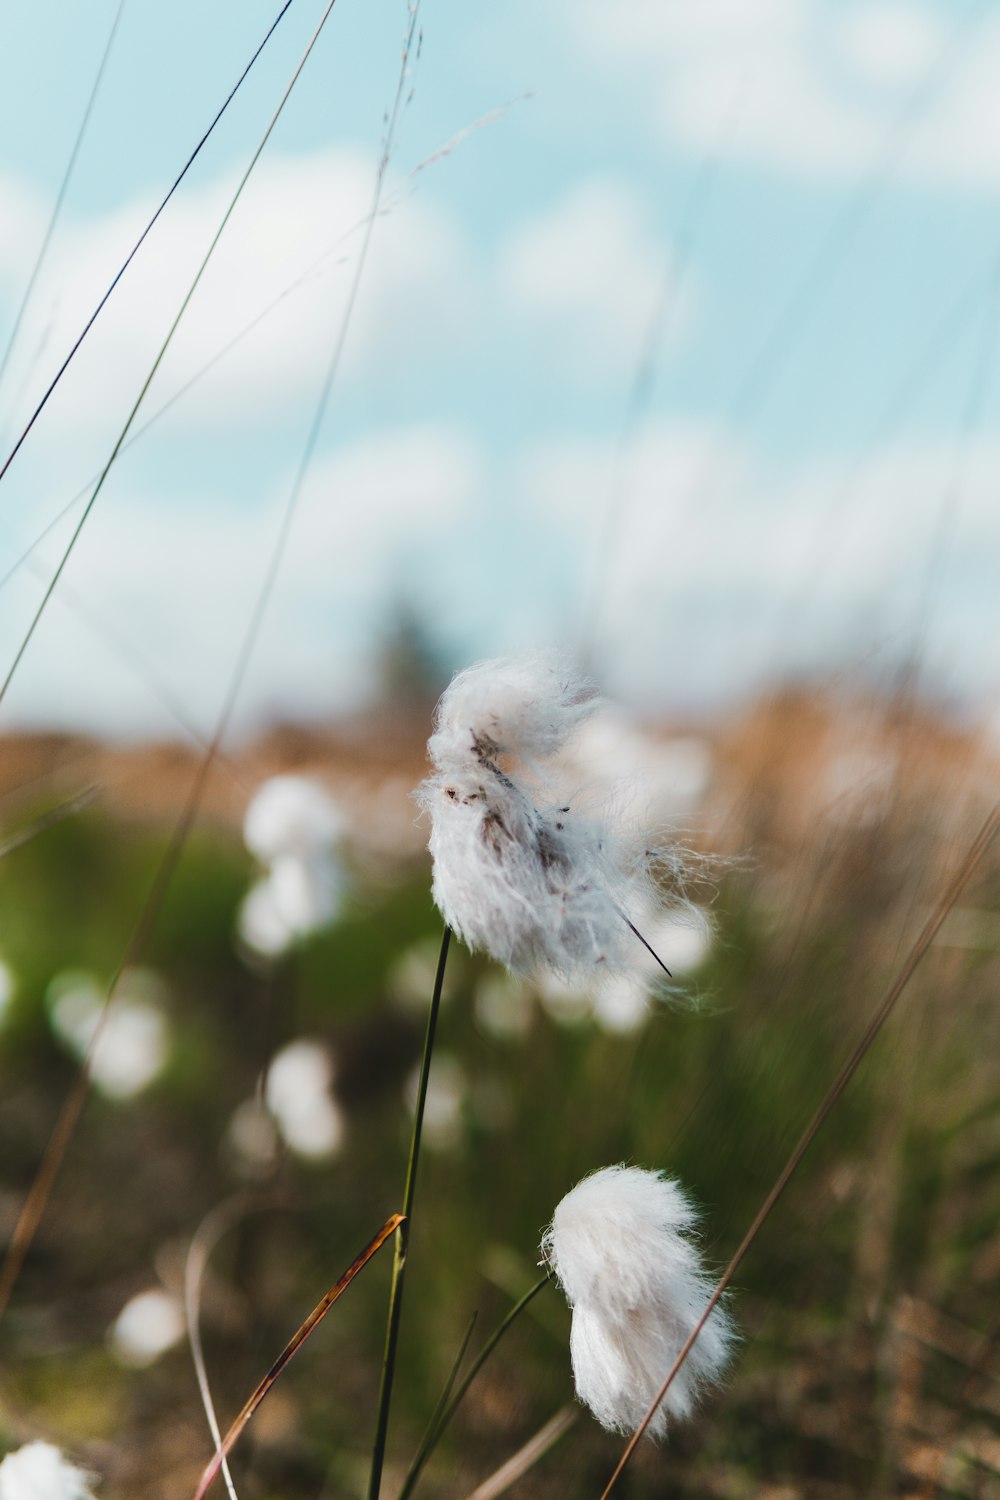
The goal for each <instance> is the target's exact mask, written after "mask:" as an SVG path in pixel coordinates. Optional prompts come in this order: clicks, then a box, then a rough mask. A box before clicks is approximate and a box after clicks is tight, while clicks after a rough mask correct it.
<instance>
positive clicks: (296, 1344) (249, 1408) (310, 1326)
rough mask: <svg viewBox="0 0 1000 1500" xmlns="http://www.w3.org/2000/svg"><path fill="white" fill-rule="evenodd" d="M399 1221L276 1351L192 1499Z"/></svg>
mask: <svg viewBox="0 0 1000 1500" xmlns="http://www.w3.org/2000/svg"><path fill="white" fill-rule="evenodd" d="M403 1223H404V1219H403V1215H402V1214H393V1215H392V1216H391V1217H390V1218H388V1219H386V1221H385V1223H384V1224H383V1225H382V1228H381V1229H380V1230H379V1231H378V1234H376V1235H375V1236H374V1238H373V1239H371V1240H369V1242H368V1244H367V1245H366V1246H365V1248H364V1249H363V1250H362V1251H361V1253H360V1254H359V1255H357V1256H356V1257H355V1259H354V1260H353V1261H352V1262H351V1264H350V1265H349V1266H348V1268H347V1270H346V1271H345V1272H344V1274H343V1276H341V1278H340V1280H339V1281H336V1282H334V1284H333V1286H332V1287H331V1288H330V1290H329V1291H328V1292H327V1294H326V1296H325V1297H323V1298H321V1299H320V1301H319V1302H317V1304H316V1306H315V1307H314V1308H313V1310H312V1312H311V1313H310V1314H309V1316H308V1318H306V1320H305V1322H304V1323H303V1324H302V1327H301V1328H299V1330H298V1331H297V1332H296V1333H294V1334H293V1335H292V1337H291V1338H290V1339H289V1341H288V1343H287V1344H286V1345H285V1347H284V1349H282V1351H281V1353H280V1354H279V1355H278V1358H277V1359H276V1360H275V1361H274V1364H273V1365H272V1366H271V1368H270V1369H269V1370H268V1372H267V1374H266V1375H265V1376H264V1378H263V1380H262V1381H261V1382H260V1384H259V1385H258V1386H257V1389H256V1390H255V1391H254V1392H253V1394H252V1395H251V1396H250V1397H249V1398H248V1399H247V1401H246V1402H245V1404H244V1406H243V1409H242V1410H241V1412H240V1414H239V1416H238V1417H237V1418H236V1420H235V1422H234V1423H233V1425H232V1426H231V1427H230V1429H229V1431H228V1432H227V1433H226V1436H225V1439H224V1441H223V1442H222V1444H221V1446H220V1447H218V1448H217V1449H216V1451H215V1455H214V1457H213V1458H212V1460H211V1462H210V1463H209V1464H208V1465H207V1466H206V1468H205V1471H204V1473H203V1474H202V1476H201V1479H200V1480H199V1482H198V1488H197V1490H196V1491H195V1494H194V1500H203V1497H204V1496H205V1495H206V1494H207V1492H208V1490H209V1489H210V1487H211V1485H212V1481H213V1480H214V1479H215V1476H216V1475H217V1474H218V1472H219V1470H220V1469H221V1467H222V1465H223V1463H224V1462H225V1460H226V1457H227V1455H228V1454H229V1453H231V1452H232V1450H233V1447H234V1445H235V1444H236V1442H237V1441H238V1439H239V1436H240V1434H241V1433H242V1431H243V1429H244V1428H245V1427H246V1425H247V1423H248V1422H249V1421H250V1419H251V1417H252V1416H253V1414H254V1412H255V1411H256V1410H257V1408H258V1407H259V1406H260V1403H261V1402H262V1401H263V1399H264V1397H265V1396H266V1395H267V1393H268V1391H269V1390H270V1389H271V1387H272V1386H273V1385H274V1382H275V1381H276V1380H277V1378H278V1376H279V1375H280V1374H281V1372H282V1370H283V1369H284V1368H285V1366H286V1365H287V1364H288V1362H289V1360H292V1359H294V1358H295V1356H296V1354H297V1353H298V1352H299V1350H300V1349H301V1348H302V1345H303V1344H304V1343H305V1341H306V1339H307V1338H308V1337H309V1335H310V1334H311V1333H312V1332H313V1331H314V1330H315V1329H316V1328H318V1327H319V1325H320V1323H322V1321H323V1319H324V1318H325V1317H326V1315H327V1313H328V1312H329V1311H330V1309H331V1307H332V1306H333V1304H334V1303H335V1302H336V1301H337V1298H338V1297H340V1296H341V1294H342V1293H343V1292H345V1291H346V1290H347V1288H348V1287H349V1286H350V1284H351V1282H352V1281H353V1280H354V1278H355V1276H357V1274H358V1272H359V1271H362V1270H364V1268H365V1266H366V1265H367V1264H368V1262H369V1261H370V1260H371V1258H372V1256H373V1255H375V1254H376V1252H377V1251H379V1250H381V1248H382V1246H383V1245H384V1244H385V1242H386V1240H387V1239H388V1238H389V1236H390V1235H391V1234H393V1233H398V1232H399V1228H400V1226H401V1225H402V1224H403Z"/></svg>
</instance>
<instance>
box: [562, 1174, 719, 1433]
mask: <svg viewBox="0 0 1000 1500" xmlns="http://www.w3.org/2000/svg"><path fill="white" fill-rule="evenodd" d="M697 1219H698V1215H697V1212H696V1210H695V1209H694V1208H693V1206H692V1205H691V1203H690V1202H689V1200H688V1198H687V1197H686V1195H685V1193H684V1191H683V1189H682V1188H681V1187H680V1185H679V1184H678V1183H677V1182H675V1181H673V1180H672V1179H671V1178H669V1177H664V1176H662V1175H661V1174H660V1173H659V1172H648V1171H644V1170H642V1169H641V1168H639V1167H624V1166H618V1167H605V1168H604V1169H603V1170H602V1171H600V1172H594V1173H593V1174H592V1175H591V1176H590V1177H585V1178H584V1179H583V1181H582V1182H580V1183H578V1184H577V1186H576V1187H575V1188H573V1190H572V1192H570V1193H567V1194H566V1197H565V1198H563V1199H562V1201H561V1202H560V1204H559V1205H558V1207H557V1208H556V1211H555V1214H554V1215H553V1218H552V1223H551V1225H550V1226H549V1228H548V1229H547V1230H546V1232H545V1235H544V1238H543V1240H542V1252H543V1254H544V1255H545V1258H546V1260H547V1261H548V1263H549V1265H550V1266H551V1267H552V1269H553V1270H554V1272H555V1274H556V1276H557V1277H558V1279H559V1283H560V1285H561V1286H562V1288H563V1291H564V1292H565V1293H566V1298H567V1301H568V1302H569V1303H570V1306H571V1307H572V1308H573V1326H572V1332H571V1334H570V1354H571V1357H572V1361H573V1378H574V1380H575V1382H576V1391H577V1395H578V1396H579V1398H580V1400H581V1401H583V1402H584V1403H585V1404H586V1405H587V1406H589V1407H590V1409H591V1411H592V1412H593V1413H594V1415H595V1417H596V1418H597V1420H598V1421H599V1422H600V1423H601V1425H602V1426H603V1427H607V1428H609V1429H610V1430H612V1431H615V1432H632V1431H634V1430H635V1428H637V1427H638V1426H639V1423H640V1422H641V1421H642V1419H643V1417H644V1416H645V1414H646V1411H647V1409H648V1408H649V1405H650V1403H651V1401H652V1400H653V1398H654V1397H655V1395H656V1393H657V1391H658V1390H659V1389H660V1387H661V1385H662V1384H663V1382H664V1380H665V1379H666V1377H667V1374H668V1372H669V1371H670V1369H671V1367H672V1366H673V1363H674V1360H675V1359H676V1358H677V1355H678V1354H679V1353H680V1351H681V1349H682V1347H683V1346H684V1344H685V1342H686V1341H687V1338H688V1336H689V1334H690V1333H691V1331H692V1329H693V1328H694V1327H695V1324H696V1323H697V1322H698V1320H699V1318H700V1317H701V1315H702V1313H703V1312H704V1310H705V1306H706V1304H707V1302H708V1299H709V1296H710V1295H711V1290H712V1281H711V1278H710V1277H709V1276H708V1275H707V1274H706V1272H705V1270H704V1268H703V1267H702V1264H701V1259H700V1256H699V1252H698V1248H697V1245H696V1244H695V1243H694V1241H693V1239H692V1231H693V1230H694V1228H695V1225H696V1223H697ZM732 1339H733V1333H732V1328H731V1325H730V1321H729V1318H728V1315H727V1314H726V1312H725V1311H724V1309H723V1308H721V1307H716V1308H715V1310H714V1311H713V1313H712V1315H711V1317H710V1318H709V1320H708V1322H707V1323H706V1325H705V1327H704V1328H703V1329H702V1331H701V1333H700V1334H699V1336H698V1338H697V1340H696V1342H695V1344H694V1346H693V1347H692V1349H691V1351H690V1353H689V1354H688V1356H687V1358H686V1359H685V1361H684V1364H683V1365H682V1366H681V1368H680V1370H679V1371H678V1373H677V1376H676V1377H675V1379H674V1381H673V1383H672V1385H671V1386H670V1389H669V1390H668V1392H667V1394H666V1396H665V1398H664V1400H663V1402H662V1403H661V1405H660V1407H659V1409H658V1410H657V1412H656V1415H655V1416H654V1418H653V1420H652V1421H651V1423H650V1425H649V1428H648V1429H647V1430H648V1432H649V1434H650V1436H651V1437H662V1436H663V1434H664V1433H665V1431H666V1428H667V1423H668V1421H669V1419H670V1418H671V1417H675V1418H679V1417H686V1416H688V1415H689V1414H690V1412H691V1411H692V1409H693V1406H694V1403H695V1400H696V1399H697V1396H698V1393H699V1391H700V1390H701V1389H702V1388H703V1387H704V1386H706V1385H708V1384H710V1383H711V1382H712V1381H713V1380H716V1379H718V1377H719V1375H720V1373H721V1371H722V1369H723V1366H724V1365H725V1363H726V1360H727V1358H728V1354H729V1349H730V1346H731V1343H732Z"/></svg>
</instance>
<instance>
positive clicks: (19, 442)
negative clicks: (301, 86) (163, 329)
mask: <svg viewBox="0 0 1000 1500" xmlns="http://www.w3.org/2000/svg"><path fill="white" fill-rule="evenodd" d="M291 3H292V0H285V3H284V5H282V7H281V9H280V10H279V12H278V14H277V15H276V16H275V18H274V20H273V21H272V22H271V25H270V26H269V27H268V29H267V32H266V33H265V35H264V39H263V41H262V42H261V43H260V44H259V46H258V47H257V50H256V51H255V52H254V54H253V56H252V57H251V59H250V61H249V62H248V63H247V65H246V67H245V68H244V69H243V72H242V73H241V74H240V76H239V78H237V80H236V82H235V84H234V85H233V87H232V88H231V89H230V91H229V93H228V94H227V95H226V98H225V100H224V101H223V103H222V107H221V108H220V109H219V111H218V113H217V114H216V116H215V118H214V119H213V120H212V123H211V124H210V125H209V127H208V129H207V130H206V131H205V133H204V135H203V136H202V138H201V140H200V141H199V142H198V144H197V145H196V146H195V148H194V150H193V151H192V152H191V155H190V156H189V157H188V159H187V161H186V162H185V163H184V166H183V167H182V168H181V170H180V172H179V173H178V175H177V176H176V178H175V179H174V182H173V185H172V186H171V188H170V191H169V192H168V193H167V195H166V197H165V198H164V199H163V201H162V202H161V204H160V206H159V208H158V209H157V210H156V212H155V213H154V215H153V217H152V218H151V219H150V221H149V223H148V224H147V225H146V227H145V229H144V230H143V231H142V233H141V234H140V236H139V238H138V239H137V240H136V242H135V244H134V245H133V246H132V249H131V250H130V251H129V253H128V255H127V256H126V257H125V260H124V261H123V263H122V266H121V269H120V270H119V271H118V273H117V275H116V276H115V278H114V280H113V281H112V283H111V285H110V286H109V287H108V289H107V291H106V292H105V293H104V296H103V297H102V298H101V300H100V302H98V304H97V306H96V307H95V308H94V311H93V312H92V313H91V315H90V317H89V318H88V319H87V321H86V323H85V324H84V327H83V330H82V332H81V333H80V334H79V335H78V337H77V340H76V342H75V343H74V345H73V347H72V348H71V349H70V351H69V353H68V354H67V356H66V358H65V359H64V360H63V362H62V364H61V365H60V366H59V369H58V370H57V371H56V373H55V375H54V376H53V378H52V381H51V382H50V384H49V386H48V388H47V389H46V391H45V394H44V395H43V397H42V399H41V401H39V403H38V405H37V406H36V407H35V410H34V411H33V412H32V414H31V417H30V418H29V420H28V423H27V426H26V427H25V428H24V430H23V431H22V433H21V436H20V437H19V438H18V440H17V442H16V443H15V444H14V446H13V448H12V449H11V451H10V453H9V454H8V455H7V458H6V459H5V460H4V465H3V468H0V480H2V479H3V477H4V475H5V474H6V473H7V470H8V469H9V468H10V466H11V464H12V463H13V462H14V459H15V458H16V457H17V454H18V452H19V451H20V448H21V445H22V444H23V442H24V440H25V438H26V437H27V436H28V433H29V432H30V431H31V429H32V428H33V427H34V425H35V423H36V422H37V421H38V418H39V417H40V416H41V414H42V412H43V410H44V409H45V406H46V405H47V403H48V400H49V397H50V396H51V395H52V392H53V391H54V390H55V388H56V386H57V385H58V384H59V382H60V380H61V379H62V378H63V376H64V375H65V373H66V371H67V369H68V368H69V364H70V361H71V360H72V359H73V357H74V355H75V354H76V352H77V350H78V349H79V347H80V345H81V344H82V343H83V341H84V339H85V338H86V337H87V334H88V333H89V332H90V330H91V328H93V326H94V324H95V322H96V321H97V318H98V316H99V315H100V313H101V310H102V309H103V307H104V305H105V303H106V302H107V300H108V298H109V297H110V296H111V294H112V292H113V291H114V289H115V287H116V286H117V285H118V283H119V281H121V279H122V277H123V276H124V275H125V272H126V271H127V270H128V268H129V266H130V265H131V263H132V261H133V260H134V259H135V256H136V255H137V254H138V251H139V248H140V246H141V245H142V243H143V241H144V240H145V238H146V236H147V235H148V234H149V232H150V230H151V229H152V227H153V225H154V224H155V223H156V221H157V219H158V218H159V217H160V215H161V214H162V212H163V210H164V209H165V208H166V206H167V204H168V203H169V202H170V200H171V198H172V197H173V196H174V193H176V191H177V189H178V188H179V187H180V185H181V183H182V182H183V180H184V178H185V177H186V176H187V174H188V172H189V170H190V169H191V167H192V165H193V163H194V161H195V158H196V157H197V156H198V154H199V152H200V151H201V149H202V147H203V146H204V145H205V142H206V141H207V140H208V138H209V136H210V135H211V134H212V131H213V130H214V129H215V127H216V125H218V123H219V121H220V120H221V119H222V116H223V115H224V114H225V112H226V110H227V109H228V108H229V106H230V104H232V102H233V100H234V99H235V97H236V95H237V93H238V91H239V89H240V87H241V86H242V84H243V81H244V79H245V78H246V76H247V74H248V73H249V72H250V69H251V68H252V67H253V65H254V63H255V62H256V61H257V59H258V57H259V56H260V54H261V53H262V52H263V50H264V48H265V47H266V46H267V44H268V42H269V41H270V39H271V37H272V35H273V34H274V32H275V31H276V30H277V27H278V23H279V22H280V20H281V18H282V17H283V16H284V14H285V12H286V11H287V10H288V8H289V6H290V5H291ZM324 20H325V17H324ZM320 24H322V23H320Z"/></svg>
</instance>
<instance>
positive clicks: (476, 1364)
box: [399, 1272, 551, 1500]
mask: <svg viewBox="0 0 1000 1500" xmlns="http://www.w3.org/2000/svg"><path fill="white" fill-rule="evenodd" d="M550 1280H551V1277H550V1276H549V1275H548V1273H547V1272H546V1274H545V1275H544V1276H542V1277H540V1278H539V1279H538V1281H536V1282H535V1284H534V1285H533V1286H531V1287H529V1288H528V1290H527V1291H526V1292H525V1294H524V1296H523V1297H521V1298H520V1299H519V1301H517V1302H515V1304H514V1306H513V1307H512V1308H511V1310H510V1312H509V1313H508V1314H507V1315H506V1317H505V1318H503V1319H502V1320H501V1322H500V1323H498V1324H497V1326H496V1328H494V1330H493V1332H492V1333H491V1334H490V1336H489V1338H488V1339H487V1340H486V1342H485V1344H484V1345H483V1347H482V1348H481V1349H480V1351H479V1353H478V1354H477V1355H476V1358H475V1359H474V1360H473V1362H472V1364H471V1366H470V1367H469V1370H468V1372H467V1373H466V1375H465V1376H464V1377H463V1379H462V1382H461V1384H460V1385H459V1387H458V1390H457V1391H456V1392H455V1394H454V1396H453V1397H452V1399H451V1401H450V1402H449V1403H448V1405H447V1406H446V1407H445V1409H444V1411H443V1412H442V1414H441V1418H440V1420H439V1422H438V1423H437V1425H436V1427H435V1428H434V1430H433V1432H432V1433H431V1434H430V1442H429V1443H427V1442H426V1439H425V1442H424V1443H422V1444H421V1446H420V1449H419V1450H418V1452H417V1455H416V1457H415V1458H414V1460H413V1462H412V1463H411V1465H410V1467H409V1469H408V1470H407V1472H406V1478H405V1479H404V1481H403V1488H402V1489H401V1490H400V1492H399V1500H407V1497H408V1496H409V1495H411V1494H412V1493H413V1489H414V1487H415V1485H416V1483H417V1480H418V1479H419V1477H420V1471H421V1469H422V1468H423V1467H424V1464H425V1463H426V1462H427V1460H428V1458H430V1456H431V1454H432V1453H433V1451H434V1449H435V1448H436V1447H437V1445H438V1443H439V1442H440V1440H441V1438H442V1437H443V1435H444V1432H445V1429H446V1428H447V1426H448V1424H449V1422H450V1421H451V1419H452V1417H453V1416H454V1415H455V1413H456V1411H457V1410H458V1408H459V1406H460V1405H461V1403H462V1400H463V1398H464V1396H465V1393H466V1391H467V1390H468V1389H469V1387H470V1385H471V1384H472V1382H473V1381H474V1380H475V1378H476V1376H477V1375H478V1374H479V1372H480V1370H481V1369H482V1368H483V1365H484V1364H485V1363H486V1361H487V1360H488V1359H489V1357H490V1355H491V1354H492V1353H493V1351H494V1349H495V1348H496V1346H497V1344H499V1342H500V1340H501V1339H502V1338H503V1336H504V1334H505V1333H506V1332H507V1330H508V1328H509V1327H510V1326H511V1324H512V1323H513V1322H514V1321H515V1320H516V1319H517V1318H518V1317H520V1315H521V1313H523V1311H524V1309H525V1308H526V1307H527V1306H528V1303H529V1302H531V1301H532V1300H533V1298H535V1297H537V1295H538V1293H539V1292H540V1291H541V1290H542V1287H543V1286H547V1285H548V1283H549V1281H550Z"/></svg>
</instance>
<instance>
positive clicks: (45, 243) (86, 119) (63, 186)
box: [0, 0, 125, 385]
mask: <svg viewBox="0 0 1000 1500" xmlns="http://www.w3.org/2000/svg"><path fill="white" fill-rule="evenodd" d="M124 9H125V0H118V9H117V10H116V11H115V17H114V20H113V21H112V22H111V30H110V31H109V32H108V39H107V41H106V42H105V44H104V51H103V52H102V54H101V60H100V62H99V63H98V65H97V73H96V75H95V77H94V82H93V84H92V85H91V89H90V95H89V97H88V99H87V103H86V106H85V108H84V111H83V117H82V119H81V120H80V124H79V126H78V127H77V132H76V139H75V140H74V142H73V145H72V148H71V150H70V153H69V160H68V161H67V163H66V169H65V171H64V172H63V177H62V182H61V183H60V184H59V190H58V192H57V193H56V198H55V202H54V203H53V205H52V212H51V214H50V215H49V222H48V224H47V225H46V228H45V233H44V234H43V235H42V242H41V244H40V245H39V247H38V254H37V255H36V256H35V264H34V265H33V266H32V268H31V273H30V275H29V276H28V280H27V284H26V285H25V288H24V291H23V292H22V293H21V301H20V304H19V306H18V309H17V312H16V313H15V314H14V322H13V325H12V327H11V330H10V334H9V335H8V338H7V345H6V347H5V349H4V352H3V357H2V358H0V385H2V384H3V377H4V375H5V374H6V371H7V365H8V363H9V361H10V356H11V354H12V352H13V349H14V345H15V344H16V343H17V336H18V334H19V333H20V331H21V324H22V322H23V321H24V314H25V312H26V311H27V307H28V303H29V302H30V301H31V294H32V292H33V291H34V290H35V285H36V283H37V281H38V277H39V273H40V272H41V269H42V263H43V261H44V260H45V257H46V255H47V254H48V249H49V245H50V244H51V243H52V236H53V235H54V234H55V231H56V224H57V223H58V222H59V215H60V214H61V213H62V206H63V204H64V203H65V201H66V193H67V191H68V189H69V184H70V179H71V178H72V176H73V169H74V167H75V166H76V160H77V157H78V156H79V155H80V147H81V146H82V145H83V138H84V136H85V135H86V133H87V126H88V124H89V123H90V117H91V115H92V114H93V112H94V105H95V103H96V102H97V95H98V93H99V92H100V87H101V80H102V79H103V77H104V73H105V70H106V68H107V66H108V58H109V57H110V56H111V48H112V46H113V45H114V40H115V35H116V33H117V31H118V24H119V22H120V21H121V18H122V12H123V11H124Z"/></svg>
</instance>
